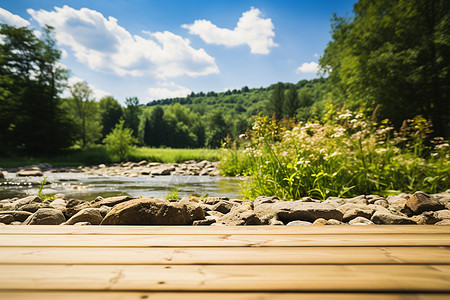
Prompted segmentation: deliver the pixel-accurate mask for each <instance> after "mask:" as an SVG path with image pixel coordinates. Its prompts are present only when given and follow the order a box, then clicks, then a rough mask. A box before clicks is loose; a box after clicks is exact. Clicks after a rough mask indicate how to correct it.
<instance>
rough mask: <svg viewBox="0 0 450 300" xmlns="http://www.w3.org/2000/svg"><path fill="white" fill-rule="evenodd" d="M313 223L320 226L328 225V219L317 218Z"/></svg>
mask: <svg viewBox="0 0 450 300" xmlns="http://www.w3.org/2000/svg"><path fill="white" fill-rule="evenodd" d="M313 225H319V226H323V225H327V220H325V219H322V218H319V219H316V220H315V221H314V223H313Z"/></svg>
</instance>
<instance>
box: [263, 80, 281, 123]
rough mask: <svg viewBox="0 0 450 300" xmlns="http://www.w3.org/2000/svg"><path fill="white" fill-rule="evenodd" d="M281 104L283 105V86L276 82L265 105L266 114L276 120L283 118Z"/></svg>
mask: <svg viewBox="0 0 450 300" xmlns="http://www.w3.org/2000/svg"><path fill="white" fill-rule="evenodd" d="M283 103H284V86H283V83H281V82H278V83H277V84H276V85H275V86H274V88H273V91H272V94H271V95H270V99H269V103H268V104H267V112H268V113H269V114H270V115H273V116H274V117H275V118H276V119H277V120H281V118H282V117H283Z"/></svg>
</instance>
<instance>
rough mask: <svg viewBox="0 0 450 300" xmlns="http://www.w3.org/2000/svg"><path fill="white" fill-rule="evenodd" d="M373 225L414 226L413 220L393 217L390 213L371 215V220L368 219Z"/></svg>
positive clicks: (378, 212)
mask: <svg viewBox="0 0 450 300" xmlns="http://www.w3.org/2000/svg"><path fill="white" fill-rule="evenodd" d="M370 220H371V221H372V222H374V223H375V224H387V225H394V224H416V222H414V221H413V220H411V219H409V218H407V217H402V216H398V215H394V214H391V213H384V212H380V211H377V212H375V213H374V214H373V216H372V218H371V219H370Z"/></svg>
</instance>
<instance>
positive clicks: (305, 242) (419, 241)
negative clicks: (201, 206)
mask: <svg viewBox="0 0 450 300" xmlns="http://www.w3.org/2000/svg"><path fill="white" fill-rule="evenodd" d="M0 245H1V246H2V247H5V246H8V247H35V246H36V245H39V246H46V247H200V246H201V247H267V246H271V247H276V246H278V247H292V246H297V247H298V246H406V245H407V246H450V234H448V235H447V234H427V235H417V234H386V235H371V234H368V235H352V234H339V235H326V234H320V235H275V234H272V235H269V234H268V235H239V234H224V235H193V234H191V235H140V236H138V237H137V236H130V235H0Z"/></svg>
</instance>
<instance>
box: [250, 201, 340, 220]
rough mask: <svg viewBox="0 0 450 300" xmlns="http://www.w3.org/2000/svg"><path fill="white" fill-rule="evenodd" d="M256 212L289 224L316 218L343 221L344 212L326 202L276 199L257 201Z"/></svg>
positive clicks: (266, 217) (264, 216) (263, 216)
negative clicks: (259, 202) (268, 201)
mask: <svg viewBox="0 0 450 300" xmlns="http://www.w3.org/2000/svg"><path fill="white" fill-rule="evenodd" d="M254 210H255V212H256V213H257V214H258V216H259V217H260V218H261V217H262V218H264V219H268V218H270V219H271V218H273V217H275V218H276V219H278V220H280V221H282V222H283V223H285V224H287V223H289V222H291V221H296V220H300V221H308V222H314V221H315V220H316V219H319V218H323V219H325V220H329V219H336V220H339V221H342V217H343V214H342V212H341V211H340V210H338V209H337V208H335V207H333V206H331V205H329V204H324V203H316V202H302V201H276V202H274V203H262V204H257V203H255V208H254Z"/></svg>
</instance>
